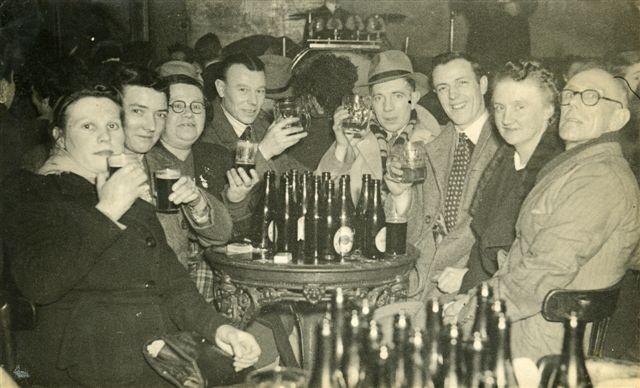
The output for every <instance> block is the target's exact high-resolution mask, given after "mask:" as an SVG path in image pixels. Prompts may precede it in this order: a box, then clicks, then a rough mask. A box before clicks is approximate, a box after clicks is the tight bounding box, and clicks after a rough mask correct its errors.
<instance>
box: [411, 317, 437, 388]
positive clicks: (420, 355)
mask: <svg viewBox="0 0 640 388" xmlns="http://www.w3.org/2000/svg"><path fill="white" fill-rule="evenodd" d="M409 344H410V349H411V352H410V356H409V358H408V360H409V367H410V370H409V378H408V387H411V388H423V387H429V384H428V382H427V379H426V377H427V376H426V373H425V372H426V364H425V362H424V344H423V339H422V331H421V330H419V329H416V330H415V331H414V332H413V335H412V336H411V339H410V340H409ZM431 388H433V385H431Z"/></svg>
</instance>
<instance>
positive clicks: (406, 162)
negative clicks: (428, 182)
mask: <svg viewBox="0 0 640 388" xmlns="http://www.w3.org/2000/svg"><path fill="white" fill-rule="evenodd" d="M391 166H394V167H396V168H398V167H399V169H400V170H401V171H402V174H397V173H396V168H391ZM387 172H388V174H389V176H390V177H391V179H393V180H395V181H397V182H401V183H416V182H422V181H424V179H425V178H426V177H427V154H426V152H425V148H424V142H422V141H416V142H407V143H404V144H396V145H394V146H393V147H391V150H390V151H389V156H388V158H387Z"/></svg>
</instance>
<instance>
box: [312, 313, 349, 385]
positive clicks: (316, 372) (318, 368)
mask: <svg viewBox="0 0 640 388" xmlns="http://www.w3.org/2000/svg"><path fill="white" fill-rule="evenodd" d="M331 334H332V332H331V322H330V321H329V320H323V322H322V323H321V324H320V325H318V336H317V342H316V343H317V350H316V355H318V358H317V359H316V361H315V363H314V365H313V369H312V370H311V375H310V377H309V388H326V387H344V380H343V379H342V374H341V373H339V371H337V370H336V369H335V368H334V360H333V338H332V337H331Z"/></svg>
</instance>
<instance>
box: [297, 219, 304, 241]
mask: <svg viewBox="0 0 640 388" xmlns="http://www.w3.org/2000/svg"><path fill="white" fill-rule="evenodd" d="M301 240H304V216H303V217H300V218H298V241H301Z"/></svg>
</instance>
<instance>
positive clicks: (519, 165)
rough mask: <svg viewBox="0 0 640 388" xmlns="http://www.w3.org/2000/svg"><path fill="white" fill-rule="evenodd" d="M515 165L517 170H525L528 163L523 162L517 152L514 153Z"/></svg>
mask: <svg viewBox="0 0 640 388" xmlns="http://www.w3.org/2000/svg"><path fill="white" fill-rule="evenodd" d="M513 166H514V167H515V168H516V171H520V170H524V168H525V167H527V163H522V160H520V155H518V153H517V152H514V153H513Z"/></svg>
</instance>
